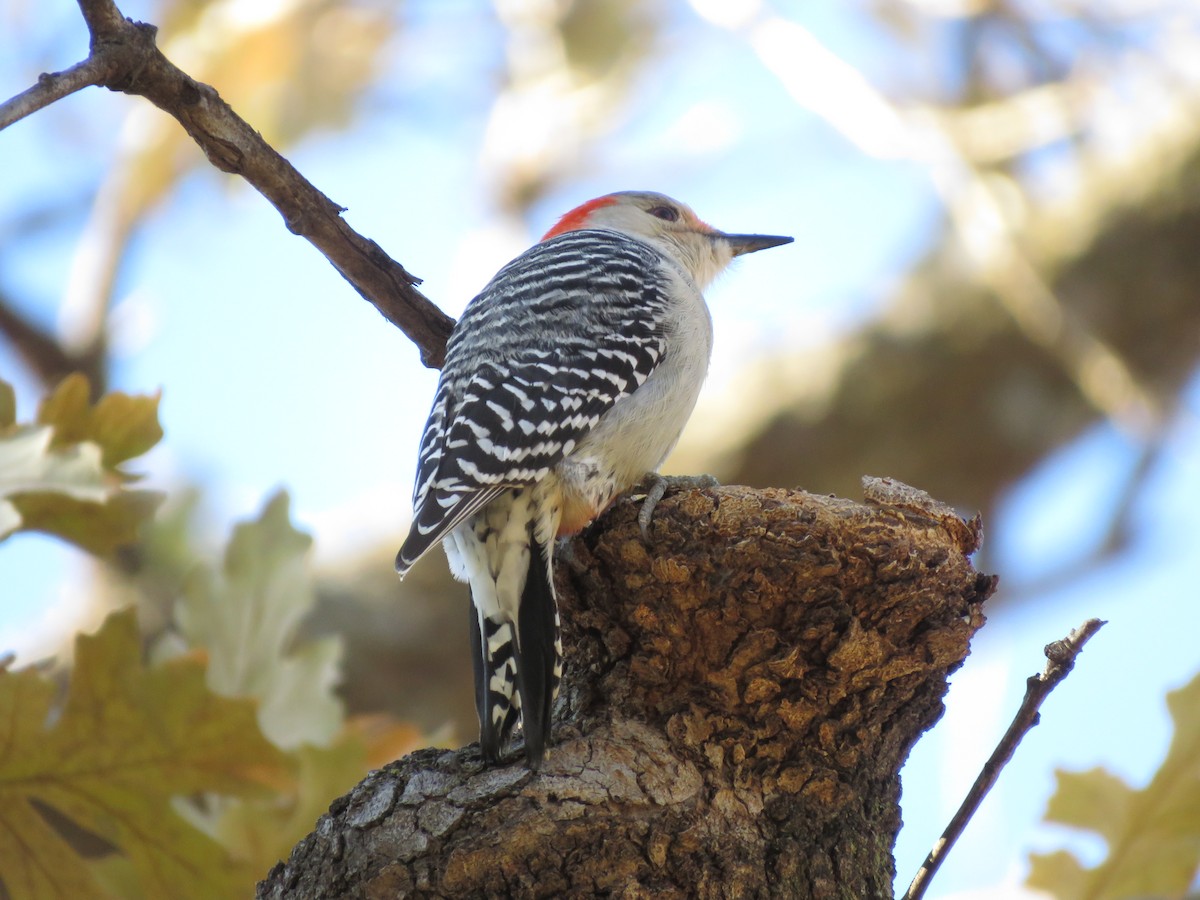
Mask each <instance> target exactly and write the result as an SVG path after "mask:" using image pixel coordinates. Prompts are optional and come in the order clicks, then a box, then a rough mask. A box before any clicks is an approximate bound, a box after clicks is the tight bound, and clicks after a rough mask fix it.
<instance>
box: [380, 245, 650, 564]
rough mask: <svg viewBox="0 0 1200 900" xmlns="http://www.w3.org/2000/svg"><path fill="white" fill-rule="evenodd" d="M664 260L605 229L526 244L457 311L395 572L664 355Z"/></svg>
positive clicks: (551, 454)
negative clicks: (458, 315)
mask: <svg viewBox="0 0 1200 900" xmlns="http://www.w3.org/2000/svg"><path fill="white" fill-rule="evenodd" d="M662 265H663V257H662V256H661V255H660V254H659V253H658V251H656V250H654V249H653V248H652V247H650V246H648V245H646V244H644V243H642V242H640V241H637V240H634V239H632V238H628V237H625V236H624V235H621V234H618V233H616V232H610V231H596V230H589V231H574V232H568V233H567V234H564V235H562V236H560V237H556V238H553V239H552V240H549V241H545V242H543V243H541V244H537V245H536V246H534V247H533V248H531V249H530V250H528V251H526V252H525V253H524V254H522V255H521V256H519V257H517V258H516V259H515V260H513V262H511V263H509V264H508V265H507V266H505V267H504V268H503V269H501V270H500V272H499V273H498V274H497V275H496V277H495V278H493V279H492V281H491V283H489V284H488V286H487V287H486V288H484V290H483V292H482V293H480V294H479V296H478V297H476V298H475V299H474V300H472V301H471V303H470V304H469V305H468V307H467V309H466V311H465V312H464V313H463V316H462V319H461V320H460V321H459V323H458V324H457V325H456V326H455V329H454V332H453V334H452V335H451V337H450V342H449V344H448V345H447V348H446V365H445V367H444V368H443V370H442V377H441V381H440V382H439V384H438V390H437V393H436V395H435V396H434V402H433V409H432V410H431V412H430V415H429V421H428V422H427V423H426V426H425V432H424V435H423V437H422V439H421V446H420V450H419V453H418V461H417V479H416V488H415V490H414V492H413V525H412V529H411V531H410V532H409V535H408V538H407V540H405V542H404V545H403V546H402V547H401V548H400V552H399V554H398V555H397V557H396V568H397V570H398V571H400V572H401V573H403V572H405V571H407V569H408V568H409V567H410V566H411V565H412V564H413V563H414V562H416V560H417V559H418V558H419V557H420V556H421V555H422V554H424V553H425V552H426V551H427V550H428V549H429V548H430V547H432V546H433V545H434V544H436V543H437V542H438V541H440V540H441V539H442V538H443V537H445V535H446V534H448V533H449V532H450V531H451V530H452V529H453V528H454V527H455V526H457V525H458V524H459V523H460V522H462V521H463V520H464V519H466V518H467V517H468V516H470V515H471V514H472V513H474V512H475V511H476V510H478V509H480V508H481V507H482V506H483V505H485V504H486V503H487V502H488V501H489V500H491V499H492V498H494V497H495V496H496V494H498V493H499V492H500V491H502V490H504V489H505V488H509V487H515V486H519V485H526V484H533V483H535V482H537V481H539V480H540V479H542V478H544V477H545V476H546V475H547V474H548V473H549V472H550V470H551V468H552V467H554V466H555V465H556V464H557V463H558V462H559V461H560V460H562V458H563V457H564V456H566V455H567V454H569V453H570V452H571V451H572V450H573V449H574V447H575V446H576V445H577V444H578V443H579V441H580V440H581V439H582V438H583V436H584V435H586V434H587V433H588V432H589V431H590V430H591V429H592V428H594V427H595V426H596V423H597V422H598V421H599V420H600V417H601V416H602V415H604V413H605V412H607V411H608V410H609V409H610V408H612V406H613V405H614V404H615V403H616V402H617V401H618V400H620V399H621V398H623V397H626V396H628V395H629V394H631V393H632V392H633V391H634V390H636V389H637V388H638V387H639V386H640V385H641V384H642V383H643V382H645V380H646V379H647V378H648V377H649V375H650V373H651V372H653V371H654V369H655V367H656V366H657V365H658V363H659V361H660V360H661V359H662V355H663V353H664V350H665V333H664V323H663V319H664V316H665V314H666V300H667V298H666V294H665V283H664V278H663V276H662V275H661V273H660V267H661V266H662Z"/></svg>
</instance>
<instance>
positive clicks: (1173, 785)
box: [1029, 677, 1200, 900]
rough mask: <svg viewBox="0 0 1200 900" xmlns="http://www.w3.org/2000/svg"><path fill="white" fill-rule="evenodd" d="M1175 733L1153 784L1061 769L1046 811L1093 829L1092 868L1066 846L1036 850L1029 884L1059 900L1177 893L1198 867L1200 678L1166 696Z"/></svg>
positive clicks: (1065, 822) (1066, 822)
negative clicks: (1101, 849) (1098, 852)
mask: <svg viewBox="0 0 1200 900" xmlns="http://www.w3.org/2000/svg"><path fill="white" fill-rule="evenodd" d="M1167 705H1168V707H1169V708H1170V711H1171V717H1172V718H1173V719H1174V721H1175V736H1174V738H1173V739H1172V741H1171V747H1170V749H1169V750H1168V752H1167V757H1166V759H1165V760H1164V761H1163V764H1162V766H1161V767H1160V768H1159V770H1158V771H1157V772H1156V773H1155V775H1154V778H1153V779H1152V780H1151V781H1150V783H1149V784H1148V785H1147V786H1146V787H1144V788H1142V789H1141V790H1135V789H1133V788H1131V787H1130V786H1129V785H1128V784H1126V783H1125V782H1124V781H1123V780H1121V779H1120V778H1118V777H1117V776H1116V775H1113V774H1112V773H1110V772H1107V771H1105V770H1104V769H1102V768H1097V769H1092V770H1091V771H1088V772H1062V771H1060V772H1058V773H1057V774H1058V790H1057V791H1056V792H1055V794H1054V796H1053V797H1052V798H1051V799H1050V806H1049V809H1048V810H1047V811H1046V818H1047V820H1048V821H1051V822H1058V823H1061V824H1063V825H1068V826H1071V827H1073V828H1079V829H1084V830H1087V831H1092V832H1096V833H1097V834H1099V835H1100V836H1101V837H1102V838H1104V840H1105V841H1106V842H1107V844H1108V857H1107V858H1106V859H1105V860H1104V861H1103V862H1102V863H1100V865H1098V866H1096V867H1095V868H1091V869H1088V868H1084V866H1083V865H1082V864H1081V863H1080V862H1079V860H1077V859H1076V858H1075V857H1074V856H1073V855H1071V854H1070V853H1067V852H1066V851H1062V850H1060V851H1057V852H1055V853H1050V854H1046V855H1035V856H1034V857H1033V859H1032V862H1033V870H1032V872H1031V873H1030V876H1029V884H1030V886H1032V887H1035V888H1041V889H1042V890H1046V891H1050V892H1052V893H1053V894H1054V896H1055V897H1058V898H1061V900H1084V898H1087V900H1107V898H1113V900H1117V898H1125V897H1173V896H1182V895H1183V894H1184V893H1186V892H1187V890H1188V888H1189V887H1190V886H1191V885H1192V883H1193V882H1194V881H1195V879H1196V877H1197V874H1200V677H1197V678H1195V679H1193V680H1192V681H1191V682H1190V683H1189V684H1187V685H1185V686H1184V687H1182V688H1180V689H1179V690H1176V691H1173V692H1171V693H1170V694H1168V695H1167Z"/></svg>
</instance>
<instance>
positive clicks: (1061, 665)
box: [904, 619, 1108, 900]
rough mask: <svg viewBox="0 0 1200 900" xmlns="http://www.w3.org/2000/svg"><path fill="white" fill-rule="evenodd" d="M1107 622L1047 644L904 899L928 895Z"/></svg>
mask: <svg viewBox="0 0 1200 900" xmlns="http://www.w3.org/2000/svg"><path fill="white" fill-rule="evenodd" d="M1107 624H1108V623H1107V622H1105V621H1103V620H1101V619H1088V620H1087V621H1086V622H1084V623H1083V624H1082V625H1080V626H1079V627H1078V628H1076V629H1074V630H1073V631H1072V632H1071V633H1070V634H1068V635H1067V636H1066V637H1065V638H1063V639H1062V640H1061V641H1054V642H1053V643H1050V644H1047V645H1046V671H1045V672H1043V673H1042V674H1041V675H1030V676H1029V679H1028V680H1027V681H1026V683H1025V699H1024V700H1022V701H1021V707H1020V709H1018V710H1017V715H1016V717H1015V718H1014V719H1013V721H1012V724H1011V725H1009V726H1008V731H1006V732H1005V733H1004V737H1002V738H1001V739H1000V743H999V744H997V745H996V749H995V750H994V751H993V752H992V755H991V757H990V758H989V759H988V761H987V762H986V763H984V766H983V770H982V771H981V772H980V773H979V777H978V778H976V779H975V783H974V784H973V785H971V790H970V791H968V792H967V796H966V799H964V800H963V802H962V806H960V807H959V808H958V812H956V813H955V814H954V818H952V819H951V820H950V824H949V825H947V826H946V830H945V831H943V832H942V836H941V837H940V838H938V841H937V843H936V844H934V845H933V849H932V850H930V851H929V855H928V856H927V857H925V862H924V863H922V865H921V868H920V869H918V870H917V875H916V877H915V878H913V880H912V884H911V885H909V887H908V890H907V891H906V892H905V894H904V900H920V898H921V897H924V896H925V891H926V890H928V889H929V884H930V882H931V881H932V880H933V876H934V875H936V874H937V871H938V869H939V868H941V865H942V863H943V862H944V861H945V859H946V856H947V855H948V854H949V853H950V850H951V849H952V848H953V847H954V844H955V842H957V841H958V839H959V837H960V836H961V835H962V832H963V829H964V828H966V827H967V823H968V822H969V821H971V818H972V817H973V816H974V815H975V813H976V811H977V810H978V809H979V804H980V803H982V802H983V798H984V797H986V796H987V795H988V792H989V791H991V789H992V787H993V785H995V783H996V779H997V778H999V777H1000V772H1001V771H1002V770H1003V769H1004V767H1005V766H1006V765H1008V762H1009V760H1011V759H1012V758H1013V754H1014V753H1015V752H1016V750H1017V746H1018V745H1019V744H1020V743H1021V741H1022V740H1024V738H1025V735H1027V734H1028V733H1029V732H1030V730H1032V729H1033V727H1034V726H1035V725H1037V724H1038V722H1039V721H1040V714H1039V713H1038V710H1039V709H1040V708H1041V705H1042V703H1044V702H1045V700H1046V698H1047V697H1048V696H1050V692H1051V691H1052V690H1054V689H1055V688H1056V687H1058V685H1059V684H1060V683H1061V682H1062V680H1063V679H1064V678H1066V677H1067V675H1069V674H1070V673H1071V670H1072V669H1073V668H1075V659H1076V657H1078V656H1079V654H1080V652H1081V651H1082V650H1083V645H1084V644H1086V643H1087V642H1088V641H1089V640H1091V638H1092V636H1093V635H1094V634H1095V633H1096V632H1097V631H1099V630H1100V629H1101V628H1102V627H1104V626H1105V625H1107Z"/></svg>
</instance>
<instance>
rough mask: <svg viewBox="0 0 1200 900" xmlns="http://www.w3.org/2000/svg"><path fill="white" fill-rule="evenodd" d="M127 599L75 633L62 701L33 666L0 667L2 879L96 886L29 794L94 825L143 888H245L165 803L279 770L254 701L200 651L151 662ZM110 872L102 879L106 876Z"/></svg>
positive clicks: (12, 890) (66, 891)
mask: <svg viewBox="0 0 1200 900" xmlns="http://www.w3.org/2000/svg"><path fill="white" fill-rule="evenodd" d="M140 656H141V647H140V638H139V635H138V630H137V624H136V621H135V618H134V615H133V613H132V612H131V611H124V612H119V613H114V614H113V615H111V616H109V618H108V619H107V620H106V621H105V623H104V625H103V626H102V627H101V629H100V631H99V632H97V633H96V634H95V635H92V636H80V637H79V638H78V639H77V641H76V651H75V667H74V670H73V672H72V676H71V681H70V686H69V688H68V691H67V696H66V700H65V702H64V703H63V705H62V706H61V707H56V705H55V703H54V697H55V694H56V688H55V685H54V683H53V681H52V680H50V679H49V678H47V677H45V676H44V675H42V674H41V673H39V672H37V671H35V670H33V669H25V670H21V671H17V672H3V673H0V723H3V725H0V880H3V882H4V885H5V888H6V889H7V891H8V893H9V895H10V896H14V897H25V896H34V897H94V896H103V895H104V892H103V891H102V889H101V887H100V883H99V882H97V881H96V878H95V876H94V875H93V874H92V872H91V871H90V869H89V867H88V866H87V865H86V864H85V863H84V862H83V860H82V859H81V858H80V857H79V856H78V855H77V854H76V853H75V851H74V850H73V849H72V848H71V847H70V846H69V845H68V844H67V842H65V841H64V840H62V838H61V837H59V835H58V834H57V832H56V831H55V830H54V828H53V827H52V826H51V824H50V820H48V819H46V817H45V816H43V815H42V814H41V813H40V812H39V805H41V806H43V807H49V808H50V809H52V810H54V811H55V812H56V813H58V814H60V815H61V816H65V817H66V818H67V819H69V820H70V821H71V822H72V823H74V824H75V825H76V826H77V827H79V828H82V829H84V830H86V831H90V832H92V833H93V834H95V835H97V836H99V837H101V838H103V839H104V840H106V841H108V842H109V843H110V844H112V845H113V846H115V847H116V848H117V851H118V852H119V853H120V854H121V855H122V857H124V858H125V859H126V860H128V863H129V866H130V867H131V868H132V871H133V872H134V873H135V874H136V878H137V881H138V883H139V885H140V886H141V889H142V892H143V893H144V894H145V896H148V897H179V898H191V897H195V898H208V897H227V896H228V897H232V896H238V895H244V894H245V893H246V892H247V891H248V890H249V889H250V888H251V887H252V885H253V883H254V878H255V877H256V874H260V873H254V872H251V871H249V870H247V869H245V868H244V867H242V866H239V865H236V864H235V863H234V862H233V861H231V859H230V858H229V856H228V854H227V853H226V852H225V850H224V849H223V848H222V847H221V846H220V845H219V844H218V843H217V842H215V841H214V840H212V839H211V838H210V837H208V836H206V835H204V834H203V833H201V832H200V831H198V830H196V829H195V828H194V827H192V826H191V825H189V824H188V823H187V822H186V821H185V820H184V819H183V818H181V817H180V816H179V815H178V813H177V812H176V811H175V810H174V808H173V805H172V801H173V798H176V797H180V796H190V795H194V794H197V793H200V792H214V793H220V794H234V795H247V794H259V793H261V786H262V784H263V783H264V780H265V779H268V778H276V779H278V778H281V777H283V774H282V773H284V772H285V771H286V760H285V758H284V757H283V756H282V754H281V753H280V752H279V751H278V750H277V749H276V748H275V747H273V746H272V745H271V744H270V743H269V742H267V741H266V739H265V738H264V737H263V736H262V734H261V732H260V731H259V730H258V727H257V724H256V721H255V711H254V706H253V704H252V703H250V702H248V701H244V700H233V699H229V698H223V697H218V696H216V695H215V694H213V693H212V692H211V691H210V690H209V689H208V688H207V686H206V685H205V684H204V665H203V663H202V662H201V661H200V660H199V659H198V658H197V656H196V655H192V656H189V657H182V658H178V659H175V660H172V661H170V662H168V663H166V664H164V665H160V666H155V667H152V668H147V667H146V666H145V665H143V663H142V662H141V659H140ZM106 880H108V879H106Z"/></svg>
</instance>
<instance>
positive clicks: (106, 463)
mask: <svg viewBox="0 0 1200 900" xmlns="http://www.w3.org/2000/svg"><path fill="white" fill-rule="evenodd" d="M88 393H89V388H88V382H87V379H86V378H84V377H83V376H82V375H71V376H68V377H67V378H66V379H64V380H63V382H62V383H61V384H59V386H58V387H57V388H56V389H55V390H54V391H53V393H51V394H50V395H49V396H47V397H46V398H45V399H44V400H43V401H42V404H41V408H40V409H39V410H38V424H36V425H25V426H17V425H14V424H13V423H12V421H11V419H12V418H13V416H12V413H13V403H12V389H11V388H9V387H8V385H5V384H4V383H3V382H0V540H3V539H4V538H5V537H7V536H8V535H10V534H12V533H13V532H14V531H17V530H19V529H20V530H26V531H44V532H47V533H49V534H54V535H57V536H59V537H61V538H64V539H65V540H68V541H71V542H72V543H74V544H77V545H78V546H80V547H82V548H83V549H84V550H87V551H89V552H91V553H94V554H97V555H101V556H105V555H108V554H110V553H112V552H113V551H114V550H115V549H117V548H118V547H121V546H123V545H126V544H130V543H133V542H134V541H135V540H136V539H137V533H138V529H139V528H140V527H141V525H142V524H143V523H144V522H145V521H146V520H147V519H148V518H149V517H150V516H152V515H153V513H154V510H155V509H156V508H157V506H158V504H159V503H160V502H161V499H162V498H161V496H160V495H159V494H157V493H153V492H149V491H129V490H125V489H124V485H125V484H126V483H127V482H129V481H130V480H132V477H133V476H131V475H129V474H128V473H126V472H124V471H122V470H120V469H119V468H117V466H118V465H119V464H120V463H122V462H125V461H126V460H128V459H131V458H132V457H133V456H136V455H138V454H140V453H144V452H145V451H146V450H148V449H150V447H152V446H154V444H155V443H157V442H158V440H159V439H160V438H161V437H162V429H161V428H160V427H159V424H158V397H130V396H127V395H125V394H119V393H112V394H108V395H106V396H104V397H102V398H101V399H100V402H99V403H97V404H96V406H95V407H92V406H91V403H90V401H89V397H88ZM5 419H9V420H10V421H8V422H7V423H5V421H4V420H5Z"/></svg>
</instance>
